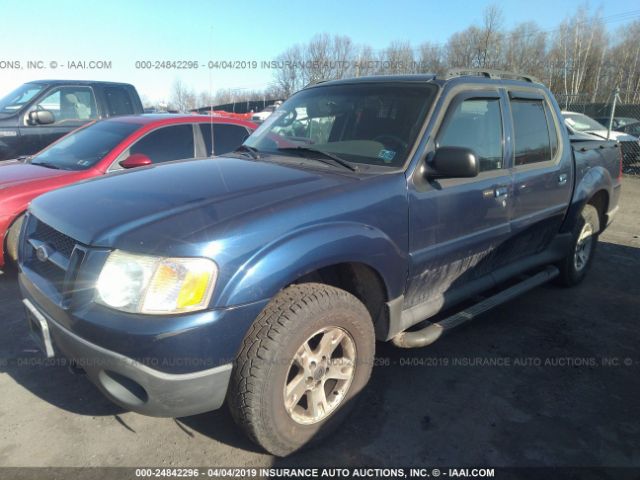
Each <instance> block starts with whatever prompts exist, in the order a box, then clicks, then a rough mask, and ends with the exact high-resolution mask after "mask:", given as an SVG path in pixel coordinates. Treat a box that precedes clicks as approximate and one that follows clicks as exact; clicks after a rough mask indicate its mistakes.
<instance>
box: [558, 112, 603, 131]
mask: <svg viewBox="0 0 640 480" xmlns="http://www.w3.org/2000/svg"><path fill="white" fill-rule="evenodd" d="M563 116H564V118H565V122H566V123H567V125H569V127H571V128H573V129H574V130H577V131H578V132H589V131H591V130H606V129H607V127H605V126H604V125H602V124H601V123H598V122H596V121H595V120H594V119H593V118H590V117H587V116H586V115H583V114H582V113H564V114H563Z"/></svg>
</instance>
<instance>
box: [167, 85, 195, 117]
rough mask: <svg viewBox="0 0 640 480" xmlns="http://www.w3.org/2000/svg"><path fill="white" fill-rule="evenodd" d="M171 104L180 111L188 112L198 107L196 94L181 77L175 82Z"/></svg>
mask: <svg viewBox="0 0 640 480" xmlns="http://www.w3.org/2000/svg"><path fill="white" fill-rule="evenodd" d="M170 103H171V106H172V107H173V108H175V109H176V110H178V111H180V112H188V111H189V110H192V109H194V108H196V95H195V93H194V92H193V89H191V88H189V87H187V86H186V85H185V84H184V83H183V82H182V80H180V79H179V78H178V79H176V80H175V81H174V82H173V87H172V92H171V102H170Z"/></svg>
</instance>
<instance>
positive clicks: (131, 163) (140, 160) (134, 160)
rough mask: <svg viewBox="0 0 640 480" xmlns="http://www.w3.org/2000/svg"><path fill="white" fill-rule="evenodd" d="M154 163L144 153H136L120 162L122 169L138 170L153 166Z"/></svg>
mask: <svg viewBox="0 0 640 480" xmlns="http://www.w3.org/2000/svg"><path fill="white" fill-rule="evenodd" d="M152 163H153V162H152V161H151V159H150V158H149V157H147V156H146V155H145V154H144V153H134V154H132V155H129V156H128V157H127V158H125V159H124V160H123V161H121V162H120V166H121V167H122V168H138V167H144V166H145V165H151V164H152Z"/></svg>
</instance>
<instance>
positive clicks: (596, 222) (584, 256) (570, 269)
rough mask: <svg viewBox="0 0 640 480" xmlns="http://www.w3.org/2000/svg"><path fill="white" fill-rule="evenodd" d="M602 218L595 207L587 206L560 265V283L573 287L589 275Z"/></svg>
mask: <svg viewBox="0 0 640 480" xmlns="http://www.w3.org/2000/svg"><path fill="white" fill-rule="evenodd" d="M599 232H600V216H599V215H598V210H597V209H596V208H595V207H594V206H593V205H585V206H584V207H583V209H582V211H581V212H580V217H579V218H578V221H577V222H576V224H575V226H574V227H573V231H572V238H573V241H572V246H571V250H570V252H569V254H568V255H567V256H566V257H565V258H564V259H563V260H562V261H561V262H560V263H559V264H558V267H559V269H560V277H559V282H560V283H561V284H562V285H565V286H567V287H571V286H574V285H577V284H579V283H580V282H582V280H584V277H585V276H586V275H587V272H588V271H589V268H590V267H591V263H592V262H593V257H594V255H595V252H596V246H597V245H598V233H599Z"/></svg>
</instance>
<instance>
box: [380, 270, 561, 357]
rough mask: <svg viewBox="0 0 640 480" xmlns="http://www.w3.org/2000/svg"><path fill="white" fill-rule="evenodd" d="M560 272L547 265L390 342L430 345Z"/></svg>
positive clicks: (410, 346) (402, 333)
mask: <svg viewBox="0 0 640 480" xmlns="http://www.w3.org/2000/svg"><path fill="white" fill-rule="evenodd" d="M559 274H560V272H559V271H558V269H557V268H556V267H553V266H549V267H547V268H546V269H545V270H543V271H542V272H540V273H538V274H536V275H533V276H532V277H529V278H527V279H525V280H523V281H522V282H520V283H517V284H515V285H513V286H511V287H509V288H507V289H505V290H502V291H501V292H499V293H496V294H495V295H493V296H492V297H489V298H486V299H484V300H482V301H481V302H479V303H476V304H475V305H472V306H471V307H469V308H466V309H464V310H462V311H461V312H458V313H456V314H455V315H452V316H450V317H447V318H445V319H444V320H441V321H440V322H437V323H431V324H429V325H428V326H427V327H425V328H423V329H421V330H416V331H413V332H401V333H399V334H398V335H396V336H395V337H393V338H392V339H391V342H392V343H393V344H394V345H395V346H396V347H401V348H418V347H424V346H426V345H430V344H432V343H433V342H435V341H436V340H438V339H439V338H440V337H441V336H442V334H444V333H445V332H447V331H449V330H451V329H452V328H455V327H458V326H460V325H462V324H463V323H467V322H469V321H471V320H473V319H474V318H476V317H477V316H478V315H480V314H482V313H485V312H486V311H488V310H491V309H492V308H494V307H497V306H498V305H501V304H503V303H505V302H508V301H509V300H512V299H513V298H515V297H517V296H519V295H522V294H523V293H525V292H527V291H529V290H531V289H533V288H535V287H537V286H539V285H542V284H544V283H547V282H548V281H549V280H551V279H552V278H555V277H557V276H558V275H559Z"/></svg>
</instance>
